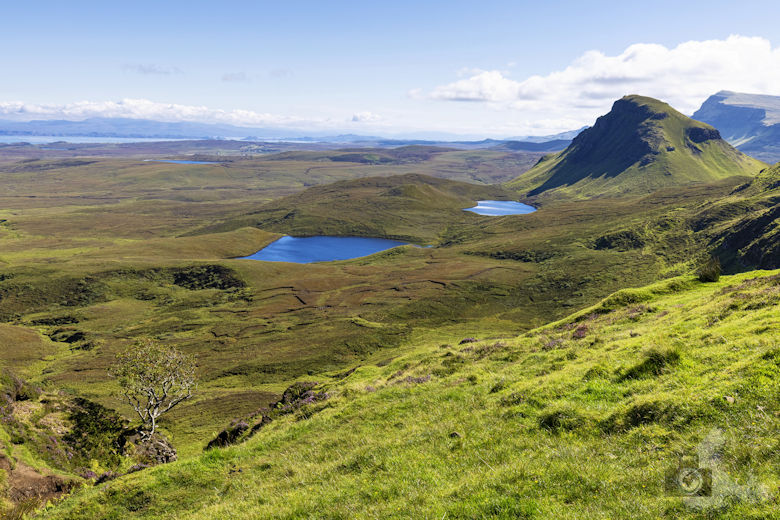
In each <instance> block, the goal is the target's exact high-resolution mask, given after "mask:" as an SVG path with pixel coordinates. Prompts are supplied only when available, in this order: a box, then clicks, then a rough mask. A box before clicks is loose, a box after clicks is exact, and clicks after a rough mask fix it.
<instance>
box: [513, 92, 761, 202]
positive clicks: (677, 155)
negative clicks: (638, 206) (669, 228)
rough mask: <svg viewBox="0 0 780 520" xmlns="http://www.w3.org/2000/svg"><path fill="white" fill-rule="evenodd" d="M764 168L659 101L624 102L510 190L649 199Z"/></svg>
mask: <svg viewBox="0 0 780 520" xmlns="http://www.w3.org/2000/svg"><path fill="white" fill-rule="evenodd" d="M761 166H762V164H761V163H760V162H759V161H756V160H754V159H752V158H750V157H747V156H745V155H743V154H742V153H740V152H739V151H737V150H736V149H734V148H733V147H732V146H731V145H729V144H728V143H727V142H726V141H724V140H723V139H722V138H721V136H720V133H719V132H718V131H717V130H716V129H715V128H713V127H711V126H709V125H707V124H705V123H701V122H698V121H694V120H693V119H691V118H689V117H686V116H684V115H683V114H681V113H680V112H678V111H676V110H674V109H673V108H672V107H670V106H669V105H667V104H666V103H663V102H661V101H658V100H656V99H652V98H648V97H643V96H626V97H624V98H622V99H619V100H617V101H616V102H615V103H614V105H613V106H612V110H611V111H610V112H609V113H608V114H606V115H604V116H602V117H600V118H598V120H597V121H596V123H595V124H594V125H593V127H592V128H589V129H587V130H585V131H583V132H582V133H581V134H580V135H578V136H577V137H576V138H575V139H574V140H573V141H572V143H571V145H570V146H569V147H568V148H566V150H564V151H563V152H561V153H559V154H557V155H555V156H547V157H545V158H544V159H543V160H542V161H540V162H539V163H538V164H537V165H536V166H534V168H532V169H531V170H529V171H528V172H526V173H525V174H523V175H521V176H520V177H518V178H517V179H515V180H514V181H512V182H511V183H510V186H511V187H513V188H514V189H517V190H519V191H522V192H525V193H527V194H528V195H530V196H534V195H541V194H552V193H553V192H554V193H558V194H565V195H569V196H577V197H595V196H600V195H618V194H621V193H649V192H651V191H654V190H657V189H660V188H664V187H669V186H676V185H684V184H690V183H695V182H710V181H714V180H718V179H722V178H725V177H730V176H733V175H753V174H755V173H756V172H757V171H758V170H759V169H760V168H761Z"/></svg>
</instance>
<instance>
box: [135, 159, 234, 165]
mask: <svg viewBox="0 0 780 520" xmlns="http://www.w3.org/2000/svg"><path fill="white" fill-rule="evenodd" d="M144 162H164V163H171V164H219V163H218V162H212V161H177V160H175V159H144Z"/></svg>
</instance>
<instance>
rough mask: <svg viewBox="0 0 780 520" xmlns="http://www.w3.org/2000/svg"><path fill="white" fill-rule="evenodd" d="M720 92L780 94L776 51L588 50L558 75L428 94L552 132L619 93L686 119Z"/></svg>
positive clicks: (713, 47)
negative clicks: (666, 106)
mask: <svg viewBox="0 0 780 520" xmlns="http://www.w3.org/2000/svg"><path fill="white" fill-rule="evenodd" d="M719 90H734V91H738V92H751V93H764V94H775V95H780V48H773V47H772V44H771V42H770V41H769V40H767V39H765V38H759V37H753V38H751V37H744V36H730V37H729V38H727V39H725V40H706V41H689V42H685V43H682V44H680V45H678V46H677V47H674V48H671V49H670V48H667V47H665V46H663V45H658V44H642V43H639V44H635V45H631V46H630V47H628V48H627V49H626V50H625V51H623V52H622V53H621V54H619V55H617V56H607V55H605V54H604V53H602V52H599V51H588V52H586V53H584V54H583V55H582V56H580V57H579V58H578V59H577V60H575V61H574V62H573V63H571V64H570V65H569V66H568V67H566V68H565V69H563V70H559V71H555V72H552V73H550V74H547V75H545V76H538V75H537V76H531V77H528V78H526V79H523V80H520V81H518V80H514V79H511V78H508V77H506V74H505V73H504V72H501V71H497V70H491V71H484V70H481V71H474V73H473V74H471V75H470V76H469V77H467V78H464V79H459V80H457V81H454V82H452V83H449V84H447V85H442V86H439V87H436V88H434V89H433V90H432V91H431V92H430V93H429V94H428V97H429V98H433V99H437V100H445V101H461V102H464V101H465V102H472V103H485V104H487V105H489V106H490V107H492V108H498V109H506V108H512V109H515V110H517V112H514V113H513V114H512V115H507V117H508V118H512V119H513V120H514V122H515V123H516V124H518V125H519V126H522V127H526V128H529V130H532V129H539V130H551V131H555V130H565V129H571V128H577V127H579V126H581V125H582V124H591V123H592V122H593V120H594V118H595V117H597V116H598V115H600V114H603V113H604V112H606V111H607V110H609V107H610V105H611V103H612V102H613V101H614V100H615V99H618V98H620V97H622V96H623V95H625V94H643V95H647V96H652V97H656V98H659V99H661V100H663V101H666V102H668V103H670V104H671V105H672V106H674V107H675V108H677V109H678V110H680V111H682V112H684V113H687V114H690V113H692V112H694V111H695V110H696V109H697V108H698V107H699V106H700V105H701V103H702V102H703V101H704V100H705V99H706V98H707V97H708V96H709V95H711V94H714V93H715V92H717V91H719ZM518 117H519V118H521V120H518Z"/></svg>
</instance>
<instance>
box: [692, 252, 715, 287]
mask: <svg viewBox="0 0 780 520" xmlns="http://www.w3.org/2000/svg"><path fill="white" fill-rule="evenodd" d="M720 271H721V268H720V260H718V257H717V256H711V257H710V258H709V259H707V260H706V261H705V262H704V263H702V264H701V265H700V266H699V269H698V271H696V276H698V278H699V281H700V282H705V283H706V282H717V281H718V280H719V279H720Z"/></svg>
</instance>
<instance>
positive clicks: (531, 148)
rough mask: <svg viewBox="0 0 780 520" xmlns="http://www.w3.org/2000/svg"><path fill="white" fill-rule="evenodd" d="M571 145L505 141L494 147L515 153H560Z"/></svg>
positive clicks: (548, 142) (559, 142) (556, 141)
mask: <svg viewBox="0 0 780 520" xmlns="http://www.w3.org/2000/svg"><path fill="white" fill-rule="evenodd" d="M570 144H571V140H567V139H555V140H553V141H543V142H534V141H503V142H501V144H498V145H496V146H494V147H493V149H495V150H510V151H513V152H558V151H560V150H563V149H564V148H566V147H567V146H569V145H570Z"/></svg>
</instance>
